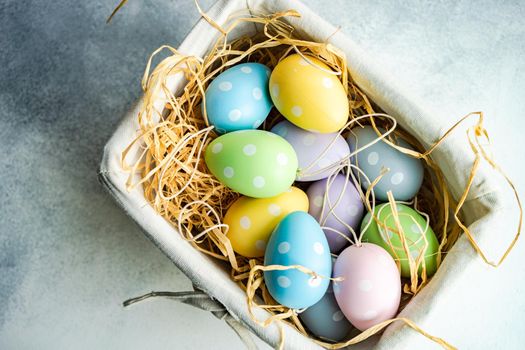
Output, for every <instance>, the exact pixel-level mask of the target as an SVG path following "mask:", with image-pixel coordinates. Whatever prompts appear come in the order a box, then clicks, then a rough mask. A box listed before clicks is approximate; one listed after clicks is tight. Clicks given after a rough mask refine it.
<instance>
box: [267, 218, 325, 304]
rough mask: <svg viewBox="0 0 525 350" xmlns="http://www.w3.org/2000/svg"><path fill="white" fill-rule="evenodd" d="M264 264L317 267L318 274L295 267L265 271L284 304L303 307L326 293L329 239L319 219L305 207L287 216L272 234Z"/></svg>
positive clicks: (273, 292)
mask: <svg viewBox="0 0 525 350" xmlns="http://www.w3.org/2000/svg"><path fill="white" fill-rule="evenodd" d="M264 265H266V266H268V265H284V266H291V265H301V266H304V267H306V268H308V269H310V270H312V271H314V272H315V273H316V274H317V275H318V276H315V277H314V276H311V275H310V274H307V273H305V272H302V271H299V270H297V269H293V268H292V269H289V270H271V271H265V272H264V282H265V283H266V288H267V289H268V292H269V293H270V295H271V296H272V297H273V298H274V299H275V300H276V301H277V302H278V303H279V304H281V305H284V306H287V307H289V308H293V309H301V308H305V307H309V306H312V305H313V304H315V303H317V302H318V301H319V300H320V299H321V298H322V297H323V295H324V294H325V293H326V289H327V288H328V285H329V282H330V280H329V279H328V278H329V277H330V276H331V274H332V261H331V258H330V250H329V248H328V242H327V241H326V237H325V236H324V233H323V230H321V227H320V226H319V224H318V223H317V221H315V219H314V218H313V217H312V216H311V215H310V214H308V213H305V212H302V211H296V212H293V213H290V214H288V215H287V216H286V217H284V219H282V220H281V222H280V223H279V224H278V225H277V227H276V228H275V230H274V232H273V233H272V235H271V236H270V239H269V241H268V245H267V246H266V252H265V254H264ZM320 276H323V277H320ZM327 277H328V278H327Z"/></svg>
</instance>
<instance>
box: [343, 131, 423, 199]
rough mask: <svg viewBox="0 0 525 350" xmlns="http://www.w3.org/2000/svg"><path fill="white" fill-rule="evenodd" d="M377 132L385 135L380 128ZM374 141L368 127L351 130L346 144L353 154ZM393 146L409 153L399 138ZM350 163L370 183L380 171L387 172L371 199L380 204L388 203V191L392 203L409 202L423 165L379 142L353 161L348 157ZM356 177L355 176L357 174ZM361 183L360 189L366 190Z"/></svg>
mask: <svg viewBox="0 0 525 350" xmlns="http://www.w3.org/2000/svg"><path fill="white" fill-rule="evenodd" d="M379 131H380V132H382V133H384V132H385V130H383V129H381V128H379ZM377 137H378V135H377V134H376V132H375V130H374V129H373V128H372V127H371V126H365V127H363V128H361V127H356V128H353V129H352V130H351V132H350V134H349V135H348V138H347V141H348V144H349V145H350V149H351V151H352V152H354V151H355V150H356V149H358V148H361V147H363V146H365V145H367V144H368V143H370V142H372V141H374V140H375V139H377ZM396 143H397V145H399V146H402V147H404V148H408V149H413V148H412V146H410V145H409V144H408V143H407V142H406V141H404V140H402V139H400V138H397V140H396ZM352 162H353V163H354V164H356V165H358V166H359V168H360V169H361V170H362V171H363V172H364V173H365V174H366V176H368V178H369V179H370V181H374V179H376V178H377V177H378V176H379V174H380V172H381V168H383V167H384V168H389V169H390V171H389V172H388V173H386V174H385V175H384V176H383V177H382V178H381V180H380V181H379V182H378V183H377V185H375V186H374V194H375V197H376V199H378V200H380V201H387V200H388V196H387V192H388V191H392V194H393V196H394V198H395V199H396V200H400V201H406V200H410V199H412V198H414V196H415V195H416V194H417V192H418V191H419V188H420V187H421V184H422V183H423V164H422V163H421V161H420V160H419V159H417V158H414V157H412V156H409V155H407V154H404V153H402V152H400V151H398V150H396V149H395V148H393V147H392V146H390V145H388V144H387V143H385V142H384V141H383V140H381V141H379V142H377V143H375V144H374V145H372V146H370V147H368V148H366V149H364V150H362V151H360V152H359V153H358V154H357V155H356V157H352ZM356 176H358V174H357V172H356ZM361 183H362V185H363V189H364V190H366V189H367V188H368V186H369V184H368V182H367V181H366V179H365V178H364V177H361Z"/></svg>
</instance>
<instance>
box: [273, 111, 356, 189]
mask: <svg viewBox="0 0 525 350" xmlns="http://www.w3.org/2000/svg"><path fill="white" fill-rule="evenodd" d="M270 131H271V132H273V133H275V134H277V135H280V136H281V137H283V138H284V139H285V140H286V141H288V142H289V143H290V144H291V145H292V147H293V149H294V150H295V153H296V154H297V159H298V160H299V171H300V172H299V173H298V175H297V178H296V180H297V181H305V182H306V181H316V180H321V179H325V178H327V177H328V176H330V174H332V173H333V172H334V171H335V169H336V167H337V164H338V163H340V162H341V161H342V160H343V159H344V158H346V157H348V156H349V155H350V148H349V147H348V144H347V143H346V142H345V139H344V138H343V137H342V136H341V135H339V134H338V133H330V134H320V133H314V132H310V131H306V130H303V129H301V128H299V127H297V126H295V125H293V124H292V123H290V122H289V121H286V120H285V121H282V122H280V123H278V124H277V125H275V126H274V127H273V128H272V129H271V130H270Z"/></svg>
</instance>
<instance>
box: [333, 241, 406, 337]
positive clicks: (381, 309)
mask: <svg viewBox="0 0 525 350" xmlns="http://www.w3.org/2000/svg"><path fill="white" fill-rule="evenodd" d="M333 276H334V278H335V277H343V278H344V280H343V281H338V282H334V287H333V288H334V295H335V299H336V300H337V304H338V305H339V307H340V308H341V311H342V312H343V314H344V315H345V317H346V318H347V319H348V320H349V321H350V323H352V325H353V326H354V327H356V328H357V329H359V330H361V331H364V330H365V329H368V328H370V327H372V326H374V325H376V324H378V323H381V322H383V321H386V320H388V319H390V318H392V317H394V316H395V315H396V313H397V310H398V308H399V302H400V300H401V278H400V277H399V270H398V269H397V266H396V263H395V262H394V260H393V259H392V257H391V256H390V255H389V254H388V253H387V251H386V250H384V249H383V248H381V247H380V246H378V245H375V244H372V243H363V244H362V245H361V246H357V245H352V246H350V247H348V248H346V249H345V250H343V251H342V252H341V254H340V255H339V256H338V258H337V260H336V261H335V265H334V274H333Z"/></svg>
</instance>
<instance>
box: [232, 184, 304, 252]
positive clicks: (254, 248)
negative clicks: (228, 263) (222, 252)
mask: <svg viewBox="0 0 525 350" xmlns="http://www.w3.org/2000/svg"><path fill="white" fill-rule="evenodd" d="M294 211H305V212H306V211H308V197H307V196H306V194H305V193H304V192H303V191H301V190H300V189H298V188H297V187H291V188H290V190H288V191H286V192H283V193H281V194H280V195H278V196H275V197H270V198H250V197H244V196H243V197H240V198H239V199H237V200H236V201H235V202H234V203H233V204H232V205H231V207H230V208H229V209H228V211H227V212H226V215H225V216H224V220H223V222H224V223H225V224H227V225H228V227H229V228H228V238H229V239H230V242H231V245H232V248H233V250H234V251H235V252H236V253H238V254H241V255H243V256H246V257H249V258H254V257H260V256H263V255H264V250H265V248H266V243H267V241H268V238H269V237H270V235H271V233H272V231H273V229H274V228H275V226H277V224H278V223H279V221H281V219H282V218H284V217H285V216H286V215H288V214H289V213H291V212H294Z"/></svg>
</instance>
